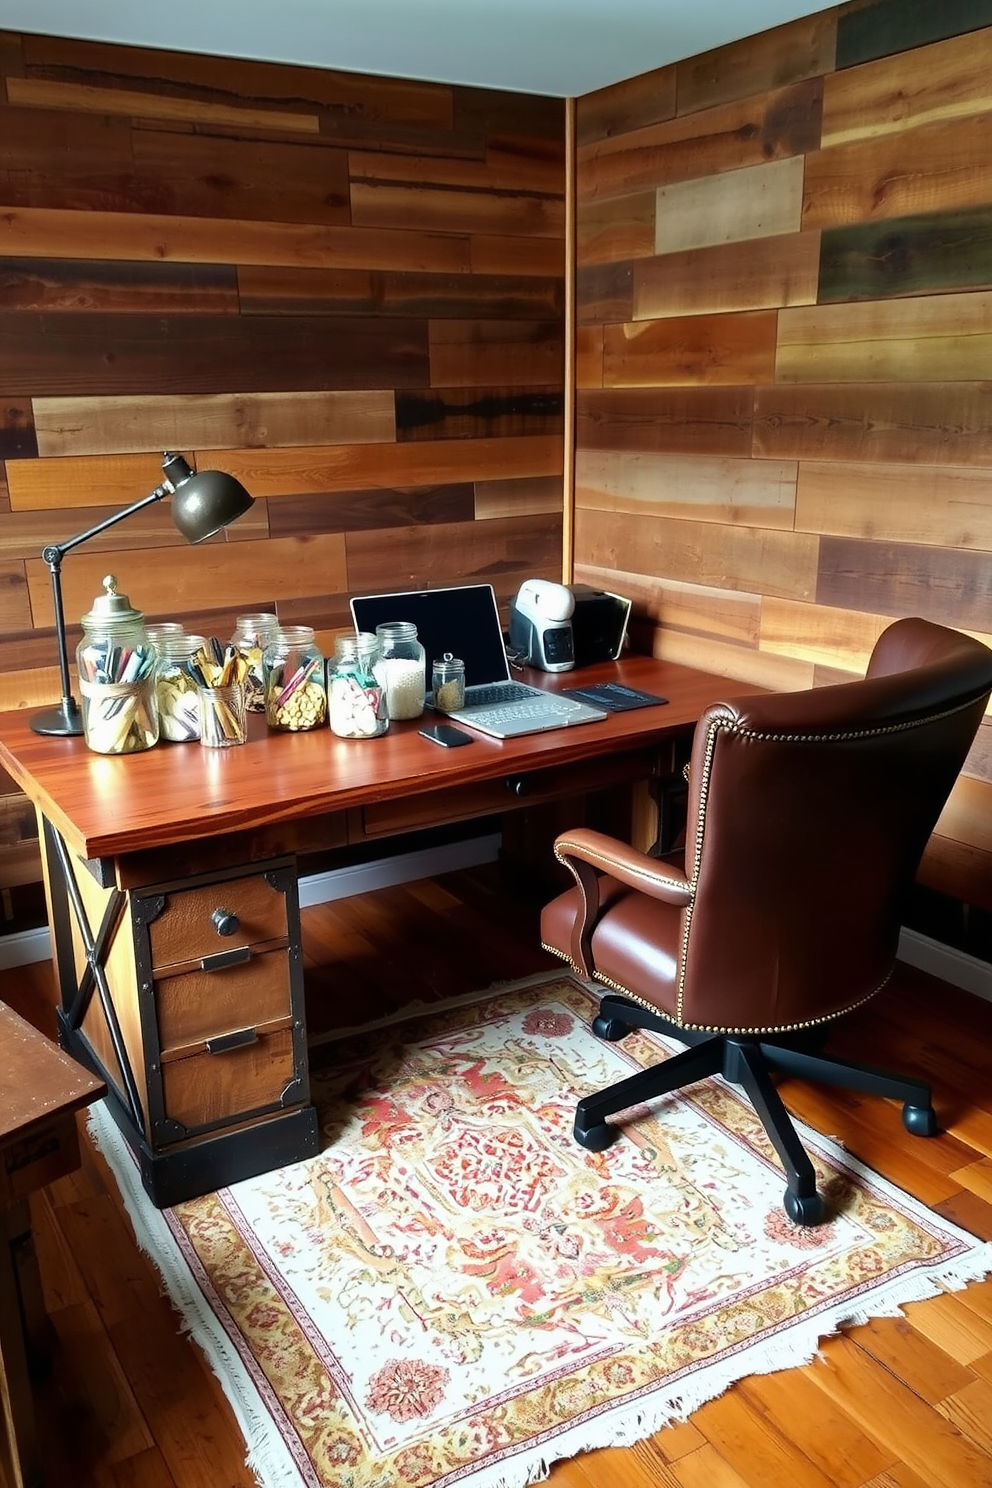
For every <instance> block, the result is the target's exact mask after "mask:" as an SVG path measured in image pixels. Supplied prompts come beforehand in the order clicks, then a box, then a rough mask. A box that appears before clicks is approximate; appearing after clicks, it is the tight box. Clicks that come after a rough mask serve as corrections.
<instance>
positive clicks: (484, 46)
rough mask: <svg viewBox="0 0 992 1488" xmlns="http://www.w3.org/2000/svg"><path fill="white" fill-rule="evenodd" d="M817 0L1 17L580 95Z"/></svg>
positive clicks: (38, 10)
mask: <svg viewBox="0 0 992 1488" xmlns="http://www.w3.org/2000/svg"><path fill="white" fill-rule="evenodd" d="M827 8H828V7H826V6H823V5H818V4H816V3H814V0H226V3H225V0H212V3H211V0H0V27H3V28H5V29H7V30H9V31H29V32H34V33H37V34H41V35H50V36H71V37H77V38H83V39H87V40H91V41H120V42H126V43H129V44H130V45H133V46H150V47H165V48H168V49H170V50H172V51H184V52H202V53H206V54H208V55H215V56H225V57H254V58H260V59H264V60H267V61H272V62H298V63H302V64H304V65H305V66H309V67H329V68H338V69H340V70H343V71H345V72H364V73H376V74H379V75H381V76H386V77H407V78H429V79H432V80H433V81H436V82H447V83H467V84H472V85H475V86H479V87H489V88H502V89H511V90H515V91H518V92H524V93H542V94H547V95H551V96H556V97H562V98H567V97H577V96H579V95H581V94H583V93H589V92H591V91H592V90H593V89H594V88H600V87H604V86H605V85H606V84H607V83H615V82H618V81H619V80H620V79H621V78H627V77H636V76H637V75H638V74H639V73H642V72H650V71H651V69H652V68H655V67H660V66H662V65H663V64H665V63H667V62H676V61H679V60H680V59H681V58H684V57H693V56H695V55H696V54H697V53H699V52H705V51H709V50H710V48H711V47H715V46H721V45H723V43H724V42H728V41H736V40H738V39H739V38H740V37H742V36H748V35H751V34H753V33H755V32H757V31H764V30H766V29H767V28H768V27H770V26H778V25H780V24H781V23H782V22H783V21H791V20H795V19H796V18H797V17H798V16H802V15H812V14H814V13H815V12H817V11H819V10H824V9H827Z"/></svg>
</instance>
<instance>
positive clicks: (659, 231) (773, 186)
mask: <svg viewBox="0 0 992 1488" xmlns="http://www.w3.org/2000/svg"><path fill="white" fill-rule="evenodd" d="M802 210H803V159H802V156H799V155H794V156H791V157H789V158H787V159H785V160H770V161H768V162H767V163H765V164H762V165H752V166H748V167H746V168H745V169H741V170H732V171H724V172H721V173H720V174H719V175H714V176H706V177H700V178H698V179H696V180H690V181H677V182H674V183H672V184H671V185H667V186H659V188H658V198H657V207H656V227H655V253H659V254H661V253H677V252H681V251H683V250H685V249H687V248H705V247H707V246H709V245H712V244H716V243H739V242H742V241H743V240H744V239H746V238H771V237H776V236H778V235H780V234H783V233H796V232H798V231H799V228H800V225H801V222H802Z"/></svg>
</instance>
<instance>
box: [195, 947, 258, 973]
mask: <svg viewBox="0 0 992 1488" xmlns="http://www.w3.org/2000/svg"><path fill="white" fill-rule="evenodd" d="M250 960H251V946H234V947H233V948H232V949H231V950H230V951H217V952H215V954H214V955H212V956H201V957H200V970H201V971H223V970H224V969H225V967H228V966H241V965H243V964H244V962H245V961H250Z"/></svg>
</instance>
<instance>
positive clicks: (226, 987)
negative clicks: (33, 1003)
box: [41, 821, 318, 1207]
mask: <svg viewBox="0 0 992 1488" xmlns="http://www.w3.org/2000/svg"><path fill="white" fill-rule="evenodd" d="M41 830H42V833H43V837H44V842H45V849H46V868H47V877H48V880H49V909H50V914H51V918H52V923H53V925H54V926H55V934H56V957H57V960H58V962H59V969H60V980H61V982H62V986H63V988H65V987H66V985H67V984H69V983H70V973H69V970H68V965H67V963H68V964H71V968H72V971H71V982H72V983H73V984H74V986H75V994H74V996H72V997H71V998H70V999H69V1000H68V1001H66V999H65V998H63V1005H62V1007H61V1009H60V1010H59V1031H60V1037H61V1039H62V1042H63V1044H64V1045H65V1047H66V1048H67V1049H70V1050H72V1051H73V1052H74V1053H76V1054H77V1055H78V1056H79V1057H80V1058H82V1059H83V1060H85V1062H86V1063H87V1064H89V1065H91V1066H92V1067H93V1068H96V1069H99V1070H100V1071H101V1072H102V1073H103V1074H104V1076H105V1078H106V1080H107V1082H108V1085H109V1089H110V1094H109V1097H108V1103H109V1105H110V1108H111V1110H112V1111H113V1112H114V1115H115V1117H116V1119H117V1121H118V1124H119V1125H120V1126H121V1127H122V1129H123V1130H124V1132H125V1134H126V1135H127V1137H128V1139H129V1141H130V1142H131V1144H132V1146H133V1147H134V1149H135V1151H136V1152H137V1153H138V1154H139V1155H140V1160H141V1174H142V1181H143V1183H144V1185H145V1188H146V1190H147V1192H148V1194H149V1195H150V1197H151V1198H152V1200H153V1202H154V1203H156V1204H157V1205H159V1206H160V1207H162V1206H166V1205H169V1204H174V1203H177V1202H178V1201H179V1200H180V1199H184V1198H189V1197H190V1196H191V1194H193V1193H201V1192H205V1191H207V1190H209V1189H213V1188H218V1187H220V1186H222V1185H225V1184H228V1183H233V1182H235V1181H236V1180H237V1179H239V1178H245V1177H249V1176H251V1175H252V1174H254V1173H257V1172H260V1171H265V1170H266V1169H268V1168H271V1167H277V1166H280V1165H281V1164H282V1163H285V1162H293V1161H295V1160H297V1159H298V1158H300V1157H306V1156H310V1155H311V1154H312V1153H314V1152H316V1150H317V1139H318V1138H317V1119H316V1112H315V1111H314V1109H313V1107H312V1106H311V1105H310V1103H309V1101H310V1093H309V1077H308V1072H307V1044H306V1022H305V1016H304V1005H303V956H302V948H301V944H300V915H299V902H298V895H297V879H296V867H295V861H294V860H293V859H292V858H282V859H278V860H270V861H268V862H263V863H259V864H256V865H253V866H252V867H251V868H250V869H248V868H244V869H242V870H241V871H239V872H236V873H232V872H231V871H230V870H220V871H215V872H213V873H202V874H194V875H191V876H189V877H184V878H181V879H178V880H175V881H166V882H164V883H153V884H148V885H142V886H141V887H139V888H127V889H122V888H120V887H119V886H118V885H117V884H116V883H113V882H111V883H104V882H101V867H105V865H101V864H100V863H99V862H97V863H86V862H81V861H80V860H79V859H78V858H73V857H72V856H71V855H70V854H69V853H68V852H67V850H66V848H65V845H64V843H63V842H62V840H61V838H59V837H58V835H57V834H56V833H55V831H54V829H53V828H52V827H51V825H50V824H49V823H47V822H44V821H43V822H42V823H41Z"/></svg>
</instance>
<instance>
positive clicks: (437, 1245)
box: [92, 975, 992, 1488]
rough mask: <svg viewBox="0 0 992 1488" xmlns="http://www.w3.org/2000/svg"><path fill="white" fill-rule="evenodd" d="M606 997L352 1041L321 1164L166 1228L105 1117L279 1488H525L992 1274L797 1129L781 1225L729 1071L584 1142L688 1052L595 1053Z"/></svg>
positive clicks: (774, 1184)
mask: <svg viewBox="0 0 992 1488" xmlns="http://www.w3.org/2000/svg"><path fill="white" fill-rule="evenodd" d="M596 1006H597V998H596V995H595V994H594V993H593V992H591V991H590V990H589V989H587V988H586V987H585V986H584V985H582V984H581V983H579V982H578V981H576V980H573V979H572V978H570V977H567V976H561V975H553V976H552V977H550V978H543V979H539V980H536V981H533V980H532V981H531V982H529V983H525V984H514V985H513V986H512V987H510V988H502V989H499V990H498V991H495V992H493V993H491V994H489V995H486V996H485V997H484V998H483V1000H481V1001H476V1002H473V1003H471V1004H469V1005H461V1006H456V1007H451V1008H448V1009H447V1010H446V1011H443V1012H440V1013H434V1014H431V1015H429V1016H424V1017H419V1018H416V1019H414V1020H411V1021H406V1022H403V1023H400V1024H397V1025H395V1026H390V1027H387V1028H379V1029H375V1030H373V1031H370V1032H367V1033H365V1034H363V1035H361V1036H359V1037H357V1038H353V1039H351V1040H349V1041H347V1042H343V1043H341V1044H339V1045H337V1046H336V1047H335V1048H334V1050H333V1052H332V1060H331V1064H330V1067H329V1068H328V1070H327V1072H326V1073H324V1074H321V1075H319V1076H318V1077H316V1078H315V1081H314V1084H315V1094H316V1099H317V1102H318V1105H319V1107H320V1111H321V1120H322V1129H323V1134H324V1146H323V1151H322V1153H321V1154H320V1156H318V1157H316V1158H312V1159H310V1160H308V1161H305V1162H301V1163H297V1164H295V1165H292V1166H289V1167H287V1168H284V1169H282V1170H281V1171H279V1172H275V1173H269V1174H267V1175H265V1176H264V1177H261V1178H256V1179H252V1180H249V1181H246V1182H243V1183H239V1184H236V1185H234V1186H232V1187H231V1188H229V1189H226V1190H223V1191H221V1192H219V1193H216V1194H211V1195H208V1196H207V1197H205V1198H201V1199H196V1200H192V1201H190V1202H188V1203H183V1204H180V1205H177V1206H176V1208H174V1209H172V1210H169V1211H164V1212H159V1211H156V1210H155V1209H154V1208H153V1207H152V1206H151V1205H150V1204H149V1202H148V1201H147V1199H146V1198H145V1196H144V1194H143V1192H142V1190H141V1187H140V1182H139V1181H138V1177H137V1172H136V1169H135V1166H134V1163H133V1160H132V1159H131V1157H130V1154H129V1152H128V1151H127V1149H126V1148H125V1147H124V1145H123V1143H122V1142H121V1140H120V1138H119V1136H118V1134H117V1132H116V1128H115V1127H114V1126H113V1124H112V1122H111V1120H110V1118H109V1117H108V1116H107V1115H106V1114H105V1113H104V1112H103V1110H102V1108H97V1109H96V1111H95V1112H94V1114H93V1117H92V1120H93V1127H94V1134H95V1136H96V1138H97V1141H98V1144H99V1146H100V1147H101V1148H102V1150H103V1151H104V1153H105V1154H106V1155H107V1157H108V1159H109V1160H110V1162H111V1164H112V1166H113V1169H114V1171H115V1175H116V1176H117V1179H118V1181H119V1183H120V1185H121V1188H122V1191H123V1193H124V1195H125V1198H126V1202H127V1205H128V1209H129V1212H130V1215H131V1218H132V1221H133V1223H134V1225H135V1229H136V1232H137V1234H138V1237H139V1240H140V1243H141V1244H142V1245H143V1246H144V1247H145V1248H146V1249H147V1251H148V1252H149V1253H150V1255H151V1256H152V1257H153V1259H154V1261H155V1264H156V1265H157V1266H158V1267H159V1270H160V1272H161V1275H162V1277H163V1278H164V1282H165V1285H166V1287H167V1289H168V1292H169V1295H170V1296H171V1298H172V1300H173V1302H174V1305H175V1307H176V1308H177V1310H178V1312H179V1313H180V1315H181V1318H182V1320H183V1324H184V1326H185V1327H187V1328H188V1329H189V1330H190V1331H191V1332H192V1335H193V1337H194V1338H195V1339H196V1341H197V1342H198V1343H199V1345H200V1346H201V1348H202V1349H203V1351H204V1352H205V1354H206V1356H207V1358H208V1359H209V1361H210V1364H211V1366H212V1367H213V1369H214V1370H215V1371H216V1373H217V1375H218V1376H219V1378H220V1380H221V1381H222V1383H223V1386H224V1389H225V1392H226V1393H227V1395H228V1397H229V1399H230V1401H231V1403H232V1405H233V1407H234V1410H235V1412H236V1414H237V1417H238V1421H239V1424H240V1426H241V1429H242V1430H243V1432H244V1435H245V1440H246V1442H247V1445H248V1461H249V1464H250V1466H251V1467H252V1469H253V1471H254V1472H255V1474H256V1476H257V1477H258V1479H259V1482H260V1483H262V1484H264V1485H265V1488H304V1485H305V1488H443V1485H449V1484H459V1485H463V1488H517V1485H522V1484H526V1483H531V1482H535V1481H537V1480H538V1479H540V1478H542V1477H545V1476H546V1475H547V1472H548V1470H549V1468H550V1465H551V1464H552V1463H553V1462H554V1461H555V1460H557V1459H560V1458H562V1457H568V1456H573V1455H574V1454H576V1453H578V1452H581V1451H584V1450H588V1449H591V1448H594V1447H600V1446H607V1445H613V1446H615V1445H618V1444H623V1443H630V1442H634V1441H636V1440H638V1439H640V1438H642V1437H645V1436H647V1435H650V1434H651V1433H653V1432H655V1431H657V1430H659V1429H660V1428H661V1427H663V1426H664V1425H665V1424H666V1423H669V1422H671V1421H673V1420H679V1419H683V1418H684V1417H685V1416H686V1415H688V1414H689V1413H690V1412H691V1411H692V1410H693V1409H695V1408H696V1407H697V1406H699V1405H701V1404H702V1403H703V1402H705V1401H706V1400H709V1399H712V1398H713V1397H714V1396H716V1395H717V1394H719V1393H720V1392H722V1391H723V1390H725V1389H726V1388H727V1387H728V1386H729V1385H730V1384H731V1383H732V1382H733V1381H735V1380H737V1379H740V1378H741V1377H742V1376H744V1375H748V1374H754V1373H760V1372H766V1371H769V1370H775V1369H782V1368H785V1367H787V1366H792V1365H798V1364H802V1363H805V1362H807V1361H808V1360H810V1359H811V1358H812V1357H814V1355H815V1353H816V1349H817V1343H818V1340H819V1339H820V1338H822V1337H823V1336H825V1335H828V1334H830V1333H832V1332H835V1331H836V1330H837V1328H838V1327H839V1326H840V1325H841V1324H844V1323H852V1324H853V1323H857V1322H860V1321H864V1320H866V1319H868V1318H869V1317H874V1316H879V1315H885V1314H888V1315H892V1314H894V1313H897V1312H898V1310H899V1308H900V1306H901V1305H902V1304H904V1303H906V1302H909V1301H912V1300H915V1299H919V1298H922V1297H926V1296H930V1295H933V1294H934V1293H935V1292H937V1291H938V1290H940V1289H942V1288H946V1289H956V1288H959V1287H961V1286H963V1285H964V1284H965V1283H966V1282H967V1281H969V1280H973V1279H978V1278H980V1277H982V1276H984V1275H985V1274H986V1273H988V1272H989V1271H992V1246H990V1245H986V1244H981V1243H979V1242H978V1241H976V1240H975V1239H974V1238H973V1237H971V1236H970V1235H967V1234H965V1233H964V1232H963V1231H961V1230H959V1229H957V1228H956V1227H954V1226H953V1225H950V1224H948V1223H946V1222H945V1221H943V1220H942V1219H940V1218H939V1217H938V1216H936V1215H934V1214H932V1213H930V1212H929V1211H928V1210H926V1209H925V1208H924V1207H923V1206H921V1205H919V1204H918V1203H916V1202H915V1201H914V1200H913V1199H911V1198H910V1197H908V1196H907V1195H906V1194H904V1193H901V1192H900V1191H899V1190H897V1189H895V1188H894V1187H892V1186H891V1185H890V1184H888V1183H886V1182H884V1181H883V1180H882V1179H881V1178H880V1177H878V1176H877V1175H876V1174H874V1173H871V1172H869V1171H867V1170H866V1169H865V1168H863V1167H862V1166H860V1165H859V1164H858V1163H856V1162H855V1161H853V1160H852V1159H851V1158H850V1157H849V1156H847V1155H845V1154H844V1153H843V1152H842V1151H841V1150H839V1149H838V1148H837V1147H836V1146H835V1145H834V1144H833V1143H831V1142H830V1141H828V1140H826V1139H824V1138H822V1137H819V1136H815V1135H814V1134H813V1133H811V1132H809V1131H808V1130H807V1129H805V1128H802V1129H801V1130H802V1135H803V1137H804V1140H805V1141H806V1143H807V1145H808V1150H809V1151H810V1153H811V1156H812V1157H813V1160H814V1163H815V1166H816V1169H817V1174H818V1185H819V1187H820V1191H821V1192H822V1193H823V1195H824V1197H825V1199H826V1201H827V1204H828V1213H829V1216H830V1217H829V1221H828V1222H827V1223H825V1224H824V1225H822V1226H820V1227H817V1228H815V1229H802V1228H798V1227H796V1226H794V1225H792V1224H791V1223H790V1222H789V1220H788V1219H787V1218H786V1216H785V1214H784V1212H783V1209H782V1195H783V1191H784V1180H783V1176H782V1171H781V1168H780V1167H779V1164H778V1162H777V1159H776V1158H775V1156H774V1153H773V1151H772V1149H771V1148H770V1146H769V1144H768V1142H767V1140H766V1138H765V1135H764V1132H763V1130H762V1128H761V1125H760V1122H759V1121H758V1119H757V1117H756V1116H755V1115H754V1113H753V1111H752V1110H751V1108H750V1107H749V1106H748V1105H747V1103H746V1102H745V1101H744V1100H743V1099H742V1098H739V1097H738V1095H737V1094H736V1093H735V1090H734V1088H733V1087H732V1086H729V1085H727V1084H725V1083H724V1082H722V1081H721V1080H718V1079H716V1080H709V1081H706V1082H702V1083H700V1084H698V1085H696V1086H693V1087H692V1088H691V1089H690V1090H689V1092H688V1093H682V1094H680V1095H674V1096H670V1097H666V1098H664V1100H663V1101H662V1102H661V1103H660V1104H659V1105H658V1107H657V1108H656V1110H655V1111H654V1112H653V1113H648V1112H646V1111H645V1110H643V1109H641V1110H639V1111H637V1112H633V1113H630V1116H629V1118H625V1121H624V1125H625V1133H624V1136H623V1138H622V1139H621V1140H620V1141H618V1142H617V1143H616V1144H615V1145H614V1146H612V1147H611V1148H609V1149H608V1150H607V1151H605V1152H602V1153H590V1152H586V1151H584V1150H583V1149H582V1148H581V1147H579V1146H578V1145H577V1144H576V1143H575V1142H574V1141H573V1138H572V1135H571V1126H572V1119H573V1115H574V1107H575V1101H576V1099H577V1098H578V1096H579V1095H581V1094H582V1093H584V1092H586V1091H589V1090H592V1089H596V1088H598V1087H601V1086H604V1085H607V1084H609V1083H610V1082H612V1081H613V1080H616V1079H618V1078H620V1077H622V1076H623V1075H625V1074H628V1073H630V1072H631V1070H632V1069H633V1068H636V1067H638V1066H641V1065H645V1064H648V1063H652V1062H655V1061H656V1060H657V1059H658V1058H659V1056H660V1055H661V1056H662V1057H663V1056H664V1053H665V1052H671V1050H672V1049H674V1048H677V1047H678V1046H677V1045H665V1044H664V1043H662V1042H661V1041H659V1040H658V1039H657V1038H656V1037H654V1036H652V1035H649V1034H647V1033H642V1032H639V1031H635V1032H632V1033H631V1034H630V1035H629V1036H628V1037H627V1038H626V1039H625V1040H624V1041H623V1043H622V1044H606V1043H602V1042H600V1041H599V1040H598V1039H596V1038H595V1037H594V1035H593V1034H592V1033H591V1031H590V1029H589V1023H590V1020H591V1018H592V1017H593V1016H594V1014H595V1010H596ZM889 1119H896V1120H898V1115H897V1113H895V1112H891V1111H882V1110H880V1111H879V1120H882V1121H884V1120H889Z"/></svg>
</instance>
